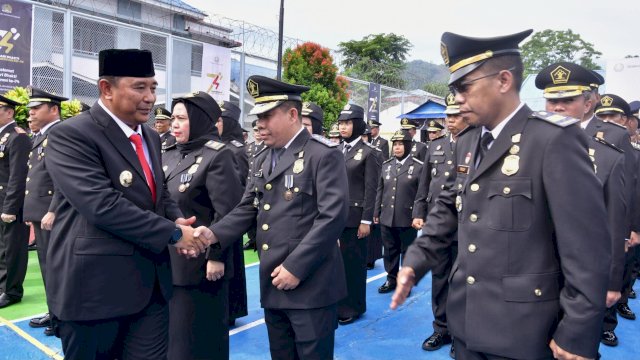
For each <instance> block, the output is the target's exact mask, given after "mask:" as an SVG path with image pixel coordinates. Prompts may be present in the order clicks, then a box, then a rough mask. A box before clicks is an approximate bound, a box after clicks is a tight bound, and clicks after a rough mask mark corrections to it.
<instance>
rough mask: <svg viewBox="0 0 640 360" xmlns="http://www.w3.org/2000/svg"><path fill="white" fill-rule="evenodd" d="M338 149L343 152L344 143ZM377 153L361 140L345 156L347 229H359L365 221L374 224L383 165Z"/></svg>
mask: <svg viewBox="0 0 640 360" xmlns="http://www.w3.org/2000/svg"><path fill="white" fill-rule="evenodd" d="M338 149H339V150H340V151H343V149H344V143H342V144H340V145H339V146H338ZM376 151H377V150H376V148H374V147H373V146H371V145H370V144H369V143H365V142H364V141H362V140H359V141H358V142H357V143H356V144H355V145H354V146H353V147H352V148H351V149H350V150H349V152H348V153H347V154H345V155H344V162H345V164H346V166H347V179H348V186H349V218H348V220H347V224H346V226H347V227H358V226H360V222H361V221H363V220H364V221H369V222H373V209H374V207H375V204H376V191H377V189H378V176H379V174H380V165H381V164H380V161H379V160H380V158H379V155H378V154H376ZM345 185H347V184H345ZM343 186H344V185H343Z"/></svg>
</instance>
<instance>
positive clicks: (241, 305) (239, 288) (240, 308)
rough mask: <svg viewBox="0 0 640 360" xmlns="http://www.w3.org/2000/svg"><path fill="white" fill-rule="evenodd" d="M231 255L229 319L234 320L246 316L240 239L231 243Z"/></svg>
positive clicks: (244, 279) (245, 285) (245, 291)
mask: <svg viewBox="0 0 640 360" xmlns="http://www.w3.org/2000/svg"><path fill="white" fill-rule="evenodd" d="M231 251H232V254H231V256H232V257H233V275H232V277H231V279H229V291H228V293H229V301H228V304H229V320H235V319H238V318H241V317H243V316H247V314H248V313H249V312H248V305H247V275H246V273H245V268H244V251H243V250H242V240H238V241H235V242H234V243H233V245H231Z"/></svg>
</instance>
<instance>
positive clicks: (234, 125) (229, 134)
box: [220, 116, 244, 143]
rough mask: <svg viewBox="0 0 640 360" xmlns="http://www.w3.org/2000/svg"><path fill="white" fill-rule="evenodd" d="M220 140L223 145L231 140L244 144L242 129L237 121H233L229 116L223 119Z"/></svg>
mask: <svg viewBox="0 0 640 360" xmlns="http://www.w3.org/2000/svg"><path fill="white" fill-rule="evenodd" d="M220 139H221V140H222V142H223V143H228V142H229V141H231V140H236V141H240V142H241V143H244V137H243V136H242V127H240V123H239V122H238V120H236V119H232V118H230V117H227V116H223V117H222V135H220Z"/></svg>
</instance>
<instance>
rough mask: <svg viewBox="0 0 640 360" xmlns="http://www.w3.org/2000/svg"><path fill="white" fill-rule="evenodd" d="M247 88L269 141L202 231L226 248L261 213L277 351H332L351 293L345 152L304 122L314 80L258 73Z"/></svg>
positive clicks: (263, 267) (265, 298) (272, 342)
mask: <svg viewBox="0 0 640 360" xmlns="http://www.w3.org/2000/svg"><path fill="white" fill-rule="evenodd" d="M247 89H248V91H249V93H250V94H251V95H252V96H253V98H254V99H255V102H256V105H255V107H254V108H253V109H252V110H251V112H250V115H257V116H258V123H257V125H258V128H259V131H260V134H261V136H262V138H263V139H264V142H265V144H266V145H267V146H268V148H266V149H264V150H262V152H260V153H258V154H257V155H256V157H257V158H256V161H255V162H254V167H253V168H252V169H251V180H249V182H248V184H249V185H248V188H247V191H245V193H244V196H243V199H242V201H241V202H240V204H239V205H238V206H237V207H236V208H235V209H234V210H233V211H232V212H231V213H229V214H228V215H227V216H225V217H224V218H223V219H222V220H220V221H219V222H218V223H216V224H214V225H213V226H211V227H210V229H204V230H202V234H203V236H204V237H206V238H208V239H212V240H213V241H219V242H220V244H221V246H222V248H223V249H225V248H228V247H229V246H231V243H232V242H234V241H237V239H238V237H239V236H240V235H241V234H242V233H244V232H246V231H247V229H248V228H249V227H250V226H251V224H252V223H253V221H254V220H256V219H257V222H258V230H257V236H256V241H257V246H258V254H259V256H260V302H261V305H262V307H263V308H264V313H265V322H266V324H267V332H268V335H269V349H270V352H271V357H272V358H273V359H295V358H299V359H331V358H333V349H334V333H335V329H336V327H337V325H338V324H337V321H336V319H337V315H336V311H337V310H336V309H337V306H336V304H337V302H338V301H339V300H340V299H342V298H343V297H344V296H345V295H346V286H345V280H344V268H343V265H342V259H341V258H340V250H339V248H338V245H337V239H338V236H339V235H340V232H341V231H342V229H343V227H344V224H345V219H346V217H347V199H348V195H347V189H346V187H345V184H346V182H347V179H346V171H345V168H344V166H342V165H341V164H342V161H343V160H342V154H340V152H339V151H338V150H336V146H335V145H331V144H330V143H329V142H328V141H327V140H325V139H324V138H322V137H320V136H316V135H314V136H312V135H310V134H309V132H308V131H307V130H305V129H304V127H303V125H302V119H301V116H300V113H301V111H302V99H301V93H302V92H304V91H307V90H308V89H309V88H307V87H305V86H298V85H291V84H286V83H283V82H280V81H277V80H273V79H269V78H266V77H264V76H251V77H250V78H249V80H248V81H247ZM249 186H250V187H249ZM292 224H295V226H292Z"/></svg>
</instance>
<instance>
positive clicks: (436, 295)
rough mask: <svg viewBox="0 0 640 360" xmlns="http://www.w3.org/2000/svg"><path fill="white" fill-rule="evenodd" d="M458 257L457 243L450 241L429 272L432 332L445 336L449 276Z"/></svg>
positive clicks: (446, 331) (446, 330)
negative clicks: (446, 250) (447, 250)
mask: <svg viewBox="0 0 640 360" xmlns="http://www.w3.org/2000/svg"><path fill="white" fill-rule="evenodd" d="M457 256H458V242H457V241H452V242H451V247H450V248H449V252H448V253H446V254H444V255H443V256H442V257H441V258H440V259H438V265H437V266H436V267H434V268H433V269H432V270H431V307H432V310H433V330H434V331H436V332H439V333H443V334H446V333H448V332H449V330H448V327H447V294H448V292H449V281H448V280H449V274H451V267H452V266H453V263H454V262H455V261H456V257H457Z"/></svg>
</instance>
